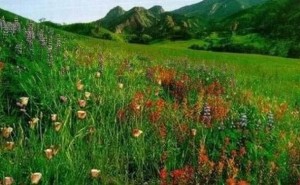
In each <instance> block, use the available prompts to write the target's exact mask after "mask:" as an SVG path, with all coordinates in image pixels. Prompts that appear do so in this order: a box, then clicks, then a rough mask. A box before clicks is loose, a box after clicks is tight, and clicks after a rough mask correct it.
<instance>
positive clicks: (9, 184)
mask: <svg viewBox="0 0 300 185" xmlns="http://www.w3.org/2000/svg"><path fill="white" fill-rule="evenodd" d="M13 183H14V179H13V178H12V177H4V179H3V185H12V184H13ZM0 184H1V182H0Z"/></svg>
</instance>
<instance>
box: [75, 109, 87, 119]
mask: <svg viewBox="0 0 300 185" xmlns="http://www.w3.org/2000/svg"><path fill="white" fill-rule="evenodd" d="M77 117H78V118H79V119H85V117H86V112H85V111H83V110H80V111H77Z"/></svg>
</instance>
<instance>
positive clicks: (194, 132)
mask: <svg viewBox="0 0 300 185" xmlns="http://www.w3.org/2000/svg"><path fill="white" fill-rule="evenodd" d="M191 135H192V136H193V137H195V136H196V135H197V130H196V129H194V128H193V129H191Z"/></svg>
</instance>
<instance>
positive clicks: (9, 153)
mask: <svg viewBox="0 0 300 185" xmlns="http://www.w3.org/2000/svg"><path fill="white" fill-rule="evenodd" d="M0 15H1V16H2V15H5V16H8V17H10V21H8V20H7V19H6V18H5V19H2V20H1V24H0V25H1V29H0V38H1V40H0V128H1V131H0V179H1V180H0V182H1V183H2V184H4V183H6V184H7V182H8V181H9V180H12V179H14V181H15V184H30V183H34V180H35V179H34V177H37V176H38V175H39V173H40V174H41V175H42V178H41V180H40V182H39V183H40V184H49V185H50V184H70V185H73V184H120V185H123V184H136V185H140V184H144V183H147V184H153V185H156V184H161V185H169V184H172V185H179V184H191V185H192V184H197V183H198V184H228V185H246V184H262V185H264V184H291V185H294V184H297V183H298V182H299V179H300V173H299V171H300V168H299V165H298V164H299V163H300V156H299V154H300V138H299V133H300V132H299V126H298V125H299V123H300V121H299V120H300V113H299V111H300V107H299V105H300V99H299V97H300V94H299V93H300V86H299V83H300V82H299V79H300V73H299V62H300V61H299V60H296V59H286V58H278V57H270V56H261V55H248V54H232V53H215V52H206V51H193V50H189V49H187V47H188V46H190V45H193V44H198V45H201V44H205V42H206V41H199V40H190V41H180V42H171V41H165V42H160V43H156V44H153V45H150V46H145V45H138V44H127V43H120V42H113V41H105V40H99V39H95V38H90V37H85V36H80V35H76V34H71V33H68V32H64V31H62V30H60V29H52V28H49V27H46V26H44V25H42V24H36V23H30V22H29V21H28V20H24V21H23V20H21V18H19V19H15V18H16V15H13V14H10V13H8V12H4V11H0ZM19 23H20V26H19ZM12 28H13V29H12ZM59 35H60V36H59ZM217 36H218V35H216V34H210V37H211V38H214V39H216V40H218V38H219V37H217ZM253 37H258V36H257V35H254V36H253ZM234 38H235V42H239V40H250V39H251V38H248V36H245V38H244V36H243V37H242V38H240V37H239V36H235V37H234ZM261 39H262V40H257V42H258V43H256V44H257V45H258V44H259V43H261V42H264V40H263V39H264V38H261ZM253 44H255V43H253ZM22 97H23V98H22ZM26 97H27V98H28V99H29V101H28V103H26ZM79 111H80V112H79ZM55 115H56V116H57V117H56V116H55ZM92 169H94V170H93V171H91V170H92ZM98 170H99V171H98ZM92 172H93V173H92ZM34 173H38V174H35V175H34ZM5 177H6V178H5ZM31 177H32V179H31ZM2 179H3V180H2Z"/></svg>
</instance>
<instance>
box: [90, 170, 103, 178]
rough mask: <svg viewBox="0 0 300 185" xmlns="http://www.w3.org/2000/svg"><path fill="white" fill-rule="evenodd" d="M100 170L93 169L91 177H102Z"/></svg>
mask: <svg viewBox="0 0 300 185" xmlns="http://www.w3.org/2000/svg"><path fill="white" fill-rule="evenodd" d="M100 172H101V171H100V170H98V169H91V177H92V178H94V179H95V178H98V177H100Z"/></svg>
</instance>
